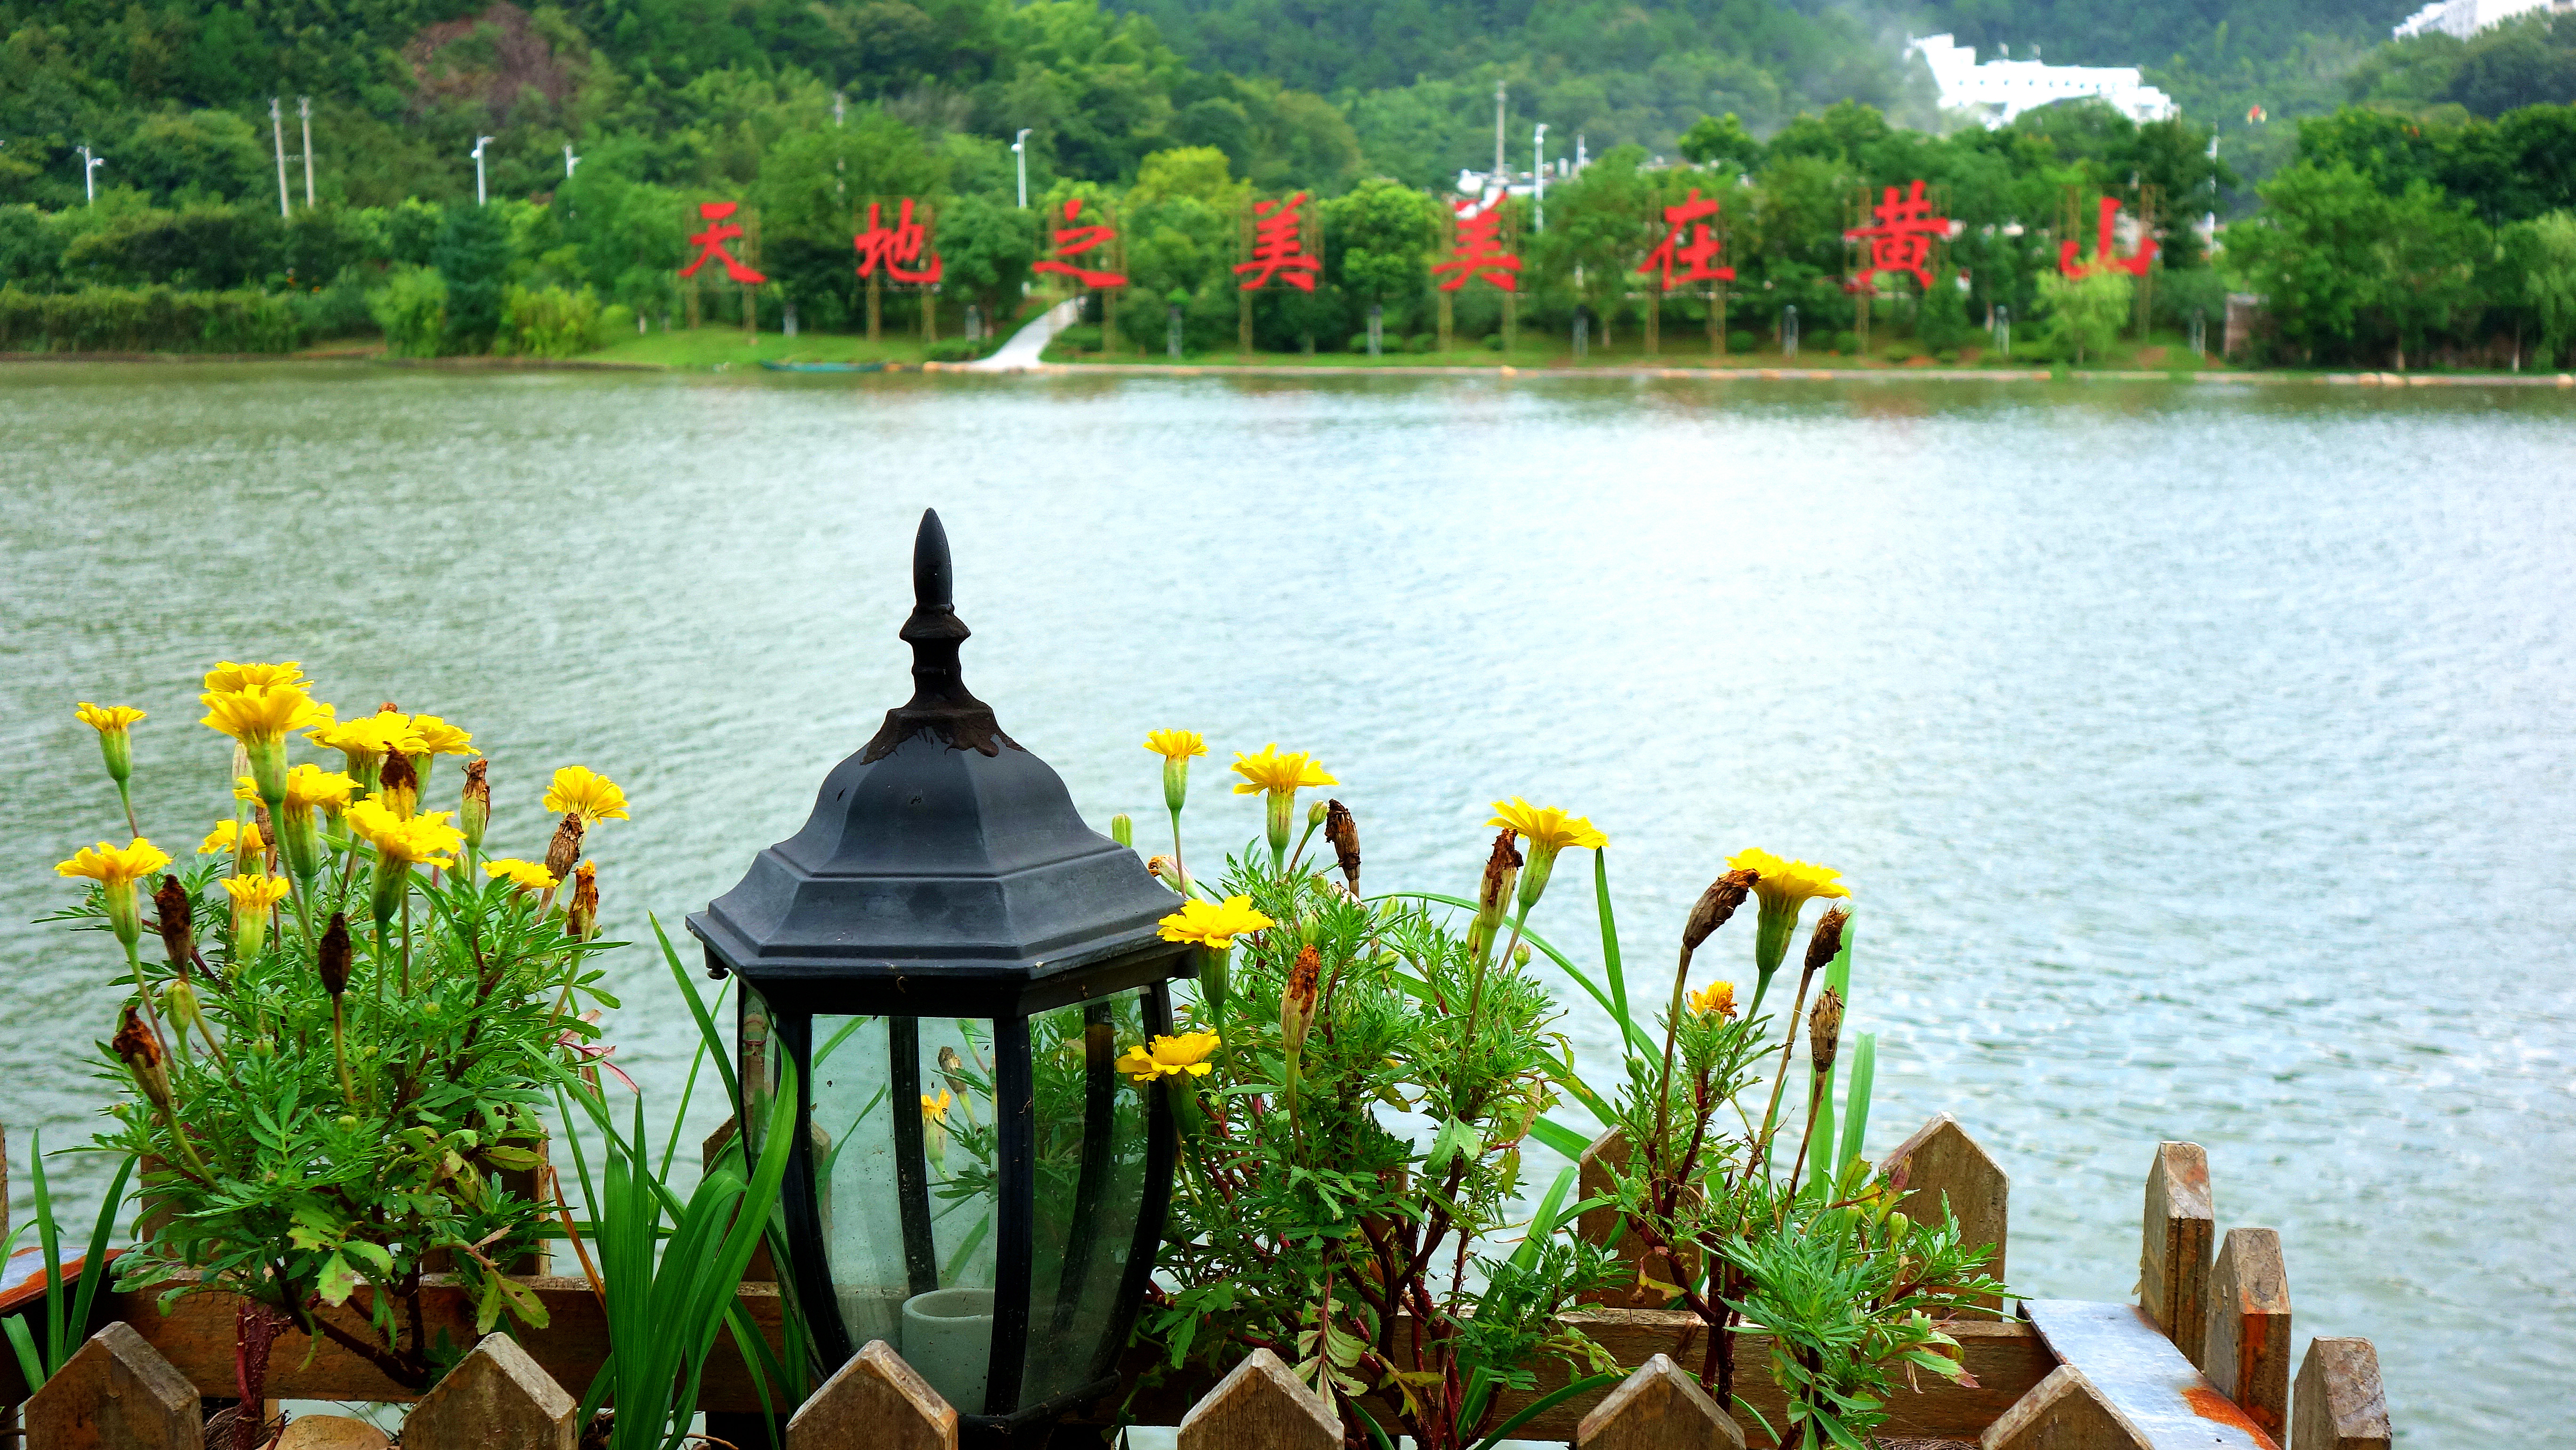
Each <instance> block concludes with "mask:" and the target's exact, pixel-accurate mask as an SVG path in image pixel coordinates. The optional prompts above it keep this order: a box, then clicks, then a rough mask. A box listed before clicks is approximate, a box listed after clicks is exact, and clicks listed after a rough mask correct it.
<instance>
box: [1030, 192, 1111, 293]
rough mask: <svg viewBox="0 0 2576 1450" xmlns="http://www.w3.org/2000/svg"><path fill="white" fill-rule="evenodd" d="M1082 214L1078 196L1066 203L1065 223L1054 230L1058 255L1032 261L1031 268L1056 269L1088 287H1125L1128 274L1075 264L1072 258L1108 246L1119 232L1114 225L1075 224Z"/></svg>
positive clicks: (1080, 201) (1080, 199) (1056, 253)
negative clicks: (1096, 270) (1091, 269)
mask: <svg viewBox="0 0 2576 1450" xmlns="http://www.w3.org/2000/svg"><path fill="white" fill-rule="evenodd" d="M1081 216H1082V198H1081V197H1078V196H1077V197H1075V198H1073V199H1072V200H1070V201H1067V202H1066V203H1065V204H1064V221H1065V224H1064V225H1063V226H1060V227H1057V228H1056V229H1055V255H1054V256H1052V257H1049V258H1047V259H1046V260H1045V261H1042V262H1036V263H1032V264H1031V265H1030V267H1029V270H1030V271H1032V272H1054V273H1057V274H1059V275H1061V276H1066V277H1071V278H1072V279H1074V280H1075V281H1077V282H1080V283H1081V284H1082V285H1083V286H1085V287H1124V286H1126V285H1127V279H1126V277H1124V276H1123V275H1121V274H1119V273H1116V272H1093V271H1089V270H1087V269H1085V268H1082V267H1078V266H1075V265H1074V264H1073V262H1072V261H1071V260H1069V259H1071V258H1074V257H1079V256H1081V255H1082V254H1083V253H1085V252H1088V251H1090V250H1092V249H1093V248H1095V247H1102V246H1107V245H1108V244H1109V242H1110V240H1111V239H1112V238H1114V237H1116V236H1117V235H1118V229H1117V228H1115V227H1106V226H1088V227H1084V226H1075V225H1074V222H1076V221H1077V220H1079V219H1080V218H1081Z"/></svg>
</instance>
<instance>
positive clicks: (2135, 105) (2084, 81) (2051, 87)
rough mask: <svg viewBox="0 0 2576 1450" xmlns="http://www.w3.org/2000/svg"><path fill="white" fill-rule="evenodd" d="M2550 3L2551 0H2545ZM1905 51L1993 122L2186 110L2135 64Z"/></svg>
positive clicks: (2154, 116)
mask: <svg viewBox="0 0 2576 1450" xmlns="http://www.w3.org/2000/svg"><path fill="white" fill-rule="evenodd" d="M2449 3H2451V4H2456V5H2476V4H2481V3H2484V4H2497V3H2505V4H2511V3H2514V0H2449ZM2541 3H2544V4H2545V3H2548V0H2541ZM1905 50H1906V53H1907V54H1909V55H1911V54H1914V53H1916V52H1921V54H1922V56H1923V62H1924V64H1926V65H1928V66H1930V67H1931V68H1932V80H1933V82H1934V83H1935V84H1936V85H1938V86H1939V87H1940V88H1941V108H1942V109H1943V110H1948V109H1950V108H1951V107H1953V106H1965V107H1982V108H1986V110H1987V115H1986V124H1987V125H1988V126H1990V127H1993V126H2003V125H2007V124H2009V123H2010V122H2011V121H2012V119H2013V117H2015V116H2018V115H2020V114H2021V113H2022V112H2024V111H2027V110H2030V109H2032V108H2033V107H2036V106H2045V105H2047V104H2049V103H2050V102H2051V101H2065V100H2072V99H2074V98H2076V97H2078V96H2099V97H2101V98H2102V99H2103V100H2105V101H2108V102H2110V103H2111V107H2112V109H2114V110H2116V111H2118V112H2119V113H2120V114H2121V115H2123V116H2126V117H2128V118H2129V119H2130V120H2132V121H2169V120H2171V119H2173V118H2174V117H2175V116H2177V115H2179V114H2181V112H2180V111H2179V110H2178V109H2177V108H2176V107H2175V105H2174V103H2173V97H2171V96H2168V95H2166V94H2165V93H2164V92H2163V91H2160V90H2158V89H2156V88H2155V87H2154V86H2151V85H2148V84H2147V83H2146V79H2145V77H2143V76H2141V75H2140V74H2139V73H2138V68H2137V67H2136V66H2133V65H2043V64H2041V63H2040V62H2038V61H2035V60H1990V61H1987V62H1986V63H1985V64H1984V65H1979V64H1977V52H1976V48H1975V47H1974V46H1965V45H1961V44H1959V43H1958V42H1957V41H1956V40H1954V39H1952V38H1951V37H1950V36H1947V35H1927V36H1924V37H1922V38H1921V39H1918V40H1909V41H1907V42H1906V43H1905Z"/></svg>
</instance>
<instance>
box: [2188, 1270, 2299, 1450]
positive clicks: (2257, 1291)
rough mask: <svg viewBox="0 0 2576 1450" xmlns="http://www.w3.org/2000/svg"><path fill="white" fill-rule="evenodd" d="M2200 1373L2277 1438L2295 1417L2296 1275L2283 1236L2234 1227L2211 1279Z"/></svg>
mask: <svg viewBox="0 0 2576 1450" xmlns="http://www.w3.org/2000/svg"><path fill="white" fill-rule="evenodd" d="M2200 1372H2201V1373H2202V1374H2205V1375H2207V1376H2209V1382H2210V1383H2211V1384H2213V1385H2216V1386H2217V1387H2218V1392H2219V1393H2220V1394H2222V1395H2225V1396H2227V1397H2228V1398H2229V1399H2231V1400H2234V1401H2235V1402H2236V1405H2237V1408H2239V1409H2241V1410H2243V1411H2244V1412H2245V1414H2246V1417H2247V1418H2249V1419H2251V1420H2252V1421H2253V1422H2254V1423H2255V1424H2257V1425H2259V1426H2261V1427H2262V1429H2263V1433H2264V1434H2266V1435H2269V1436H2271V1437H2272V1438H2273V1439H2275V1440H2279V1439H2281V1438H2282V1436H2283V1435H2284V1433H2286V1431H2287V1430H2288V1428H2289V1419H2290V1276H2289V1272H2288V1270H2287V1269H2285V1268H2284V1267H2283V1266H2282V1263H2281V1236H2280V1234H2278V1233H2276V1232H2274V1231H2273V1230H2271V1229H2268V1228H2232V1229H2229V1230H2228V1231H2227V1238H2226V1240H2225V1241H2224V1242H2223V1243H2221V1244H2220V1245H2219V1248H2218V1263H2217V1265H2216V1267H2214V1268H2212V1269H2211V1270H2210V1274H2209V1330H2208V1333H2207V1335H2206V1336H2205V1338H2204V1340H2203V1342H2202V1345H2201V1355H2200Z"/></svg>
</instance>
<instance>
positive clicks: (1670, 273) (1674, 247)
mask: <svg viewBox="0 0 2576 1450" xmlns="http://www.w3.org/2000/svg"><path fill="white" fill-rule="evenodd" d="M1717 213H1718V203H1717V200H1716V198H1714V197H1710V198H1707V199H1705V200H1703V199H1702V198H1701V196H1700V194H1699V188H1698V187H1696V186H1694V187H1692V188H1691V193H1690V195H1689V196H1688V197H1687V198H1685V199H1684V200H1683V201H1682V203H1681V205H1679V206H1668V207H1665V208H1664V225H1665V227H1666V228H1668V230H1666V231H1665V233H1664V240H1663V242H1662V243H1661V244H1660V245H1658V246H1657V247H1656V248H1655V250H1654V251H1652V252H1650V253H1648V254H1647V255H1646V261H1645V265H1643V266H1641V267H1639V268H1638V269H1637V270H1638V271H1639V272H1640V273H1643V274H1644V275H1646V276H1649V277H1651V276H1654V275H1655V274H1657V273H1659V272H1660V273H1661V274H1662V275H1663V281H1662V283H1661V284H1660V290H1662V291H1665V292H1670V291H1671V290H1673V289H1674V288H1675V287H1678V286H1680V285H1682V284H1683V283H1685V282H1732V281H1734V280H1735V269H1734V268H1733V267H1719V266H1714V265H1712V264H1713V263H1715V262H1716V261H1717V254H1718V253H1719V252H1722V251H1724V250H1725V249H1726V243H1725V242H1724V241H1722V240H1720V239H1719V237H1718V235H1717V234H1716V233H1715V232H1712V231H1710V230H1709V226H1708V218H1710V217H1713V216H1715V215H1717ZM1685 234H1687V235H1685Z"/></svg>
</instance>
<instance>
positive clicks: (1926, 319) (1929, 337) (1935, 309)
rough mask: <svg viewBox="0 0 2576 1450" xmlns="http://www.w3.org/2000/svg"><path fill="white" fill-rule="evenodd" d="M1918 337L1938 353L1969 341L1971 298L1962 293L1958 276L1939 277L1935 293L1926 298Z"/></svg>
mask: <svg viewBox="0 0 2576 1450" xmlns="http://www.w3.org/2000/svg"><path fill="white" fill-rule="evenodd" d="M1915 334H1916V336H1918V337H1920V338H1921V339H1922V342H1923V345H1924V346H1925V347H1928V348H1930V349H1932V350H1933V351H1934V352H1936V353H1937V352H1940V351H1942V350H1944V349H1947V348H1954V347H1957V346H1958V345H1959V344H1961V343H1963V342H1966V341H1967V340H1968V294H1967V293H1966V292H1964V291H1962V290H1960V287H1959V284H1958V278H1957V275H1956V274H1955V273H1946V272H1945V273H1942V274H1941V275H1939V276H1937V277H1935V278H1934V279H1933V281H1932V289H1931V290H1930V291H1928V292H1926V293H1924V294H1923V310H1922V312H1921V313H1920V314H1918V315H1917V317H1916V319H1915Z"/></svg>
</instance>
